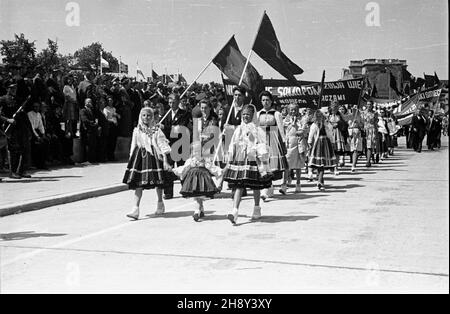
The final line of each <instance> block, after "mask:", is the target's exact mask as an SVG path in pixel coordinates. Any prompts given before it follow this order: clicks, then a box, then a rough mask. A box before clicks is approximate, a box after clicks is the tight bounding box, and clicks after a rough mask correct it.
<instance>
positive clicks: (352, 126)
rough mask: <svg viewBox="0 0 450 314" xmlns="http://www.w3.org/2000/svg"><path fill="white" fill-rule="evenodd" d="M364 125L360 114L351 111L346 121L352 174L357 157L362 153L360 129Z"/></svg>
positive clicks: (355, 110) (357, 111) (356, 111)
mask: <svg viewBox="0 0 450 314" xmlns="http://www.w3.org/2000/svg"><path fill="white" fill-rule="evenodd" d="M363 128H364V123H363V120H362V117H361V112H360V111H359V110H358V108H355V109H354V110H353V113H352V114H351V116H350V118H349V120H348V134H349V142H350V153H351V154H352V155H351V156H352V172H355V171H356V163H357V162H358V156H359V154H360V153H362V151H363V139H362V129H363Z"/></svg>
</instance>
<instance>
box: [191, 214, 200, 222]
mask: <svg viewBox="0 0 450 314" xmlns="http://www.w3.org/2000/svg"><path fill="white" fill-rule="evenodd" d="M192 217H193V218H194V220H195V221H198V220H199V219H200V215H199V214H197V213H195V214H194V215H193V216H192Z"/></svg>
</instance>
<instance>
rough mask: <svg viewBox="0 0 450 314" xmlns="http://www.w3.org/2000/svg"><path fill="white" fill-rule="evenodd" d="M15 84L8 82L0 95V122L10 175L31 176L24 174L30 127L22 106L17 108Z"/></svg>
mask: <svg viewBox="0 0 450 314" xmlns="http://www.w3.org/2000/svg"><path fill="white" fill-rule="evenodd" d="M16 86H17V85H16V84H13V83H11V84H9V85H8V90H7V94H6V95H4V96H2V97H0V109H1V110H0V123H1V122H3V123H4V128H5V133H6V137H7V143H8V146H7V147H8V153H9V168H10V177H11V178H13V179H20V178H31V176H30V175H29V174H26V170H27V166H28V163H29V160H28V159H29V155H30V154H29V151H30V147H31V137H32V128H31V123H30V121H29V119H28V116H27V114H26V113H25V110H24V109H23V107H20V108H18V104H17V99H16V97H15V96H16ZM18 109H19V110H18ZM6 130H7V131H6Z"/></svg>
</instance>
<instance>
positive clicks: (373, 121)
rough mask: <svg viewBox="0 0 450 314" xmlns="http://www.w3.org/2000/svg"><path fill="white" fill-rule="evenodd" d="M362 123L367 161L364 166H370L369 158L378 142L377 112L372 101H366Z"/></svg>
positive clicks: (375, 149) (374, 151) (375, 150)
mask: <svg viewBox="0 0 450 314" xmlns="http://www.w3.org/2000/svg"><path fill="white" fill-rule="evenodd" d="M362 118H363V123H364V133H365V134H366V148H367V154H366V157H367V162H366V167H370V166H372V164H371V162H370V161H371V159H373V155H374V154H376V152H377V142H378V126H377V125H378V114H377V113H376V112H375V111H373V104H372V102H370V101H369V102H367V109H366V111H365V112H363V114H362Z"/></svg>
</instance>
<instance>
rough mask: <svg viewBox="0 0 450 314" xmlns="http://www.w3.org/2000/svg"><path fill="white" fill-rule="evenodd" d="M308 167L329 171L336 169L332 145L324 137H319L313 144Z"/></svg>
mask: <svg viewBox="0 0 450 314" xmlns="http://www.w3.org/2000/svg"><path fill="white" fill-rule="evenodd" d="M308 165H309V166H310V167H312V168H325V169H331V168H334V167H337V161H336V155H335V154H334V150H333V145H332V143H331V141H330V139H329V138H328V137H327V136H326V135H320V136H319V137H318V138H317V140H316V142H315V143H314V145H313V147H312V150H311V156H310V157H309V163H308Z"/></svg>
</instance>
